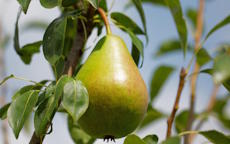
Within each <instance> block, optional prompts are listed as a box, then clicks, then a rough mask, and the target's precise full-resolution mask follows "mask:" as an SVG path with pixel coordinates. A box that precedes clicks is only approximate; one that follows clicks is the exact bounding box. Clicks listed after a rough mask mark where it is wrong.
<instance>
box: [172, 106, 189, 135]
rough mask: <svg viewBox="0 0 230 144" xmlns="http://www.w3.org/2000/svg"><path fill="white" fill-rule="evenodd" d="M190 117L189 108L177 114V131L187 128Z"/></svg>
mask: <svg viewBox="0 0 230 144" xmlns="http://www.w3.org/2000/svg"><path fill="white" fill-rule="evenodd" d="M188 117H189V111H188V110H184V111H182V112H181V113H179V114H178V115H177V116H176V119H175V127H176V131H177V133H181V132H183V131H185V130H186V126H187V123H188Z"/></svg>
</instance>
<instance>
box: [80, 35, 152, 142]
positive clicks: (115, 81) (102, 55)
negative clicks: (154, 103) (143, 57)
mask: <svg viewBox="0 0 230 144" xmlns="http://www.w3.org/2000/svg"><path fill="white" fill-rule="evenodd" d="M76 79H78V80H81V81H82V82H83V83H84V85H85V86H86V88H87V90H88V93H89V107H88V109H87V111H86V113H85V114H84V115H83V116H82V117H81V118H80V119H79V124H80V126H81V128H82V129H83V130H85V131H86V132H87V133H88V134H90V135H91V136H93V137H95V138H121V137H124V136H126V135H127V134H129V133H131V132H133V131H134V130H135V129H136V128H137V126H138V124H139V123H140V121H141V120H142V118H143V117H144V114H145V112H146V110H147V105H148V94H147V89H146V85H145V83H144V81H143V79H142V77H141V75H140V73H139V70H138V68H137V67H136V64H135V63H134V61H133V59H132V57H131V55H130V53H129V51H128V49H127V47H126V45H125V43H124V41H123V40H122V39H121V38H120V37H118V36H115V35H112V34H110V32H109V34H107V35H106V36H105V37H103V38H102V39H101V40H100V41H99V42H98V43H97V45H96V47H95V48H94V50H93V52H92V53H91V54H90V56H89V57H88V59H87V60H86V62H85V64H84V65H83V66H82V68H81V69H80V71H79V72H78V74H77V76H76Z"/></svg>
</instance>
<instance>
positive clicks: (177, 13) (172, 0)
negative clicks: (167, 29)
mask: <svg viewBox="0 0 230 144" xmlns="http://www.w3.org/2000/svg"><path fill="white" fill-rule="evenodd" d="M165 3H167V5H168V7H169V9H170V11H171V14H172V16H173V19H174V22H175V24H176V27H177V32H178V34H179V36H180V40H181V47H182V48H183V51H184V56H185V55H186V52H187V35H188V34H187V26H186V23H185V20H184V18H183V11H182V8H181V5H180V1H179V0H165Z"/></svg>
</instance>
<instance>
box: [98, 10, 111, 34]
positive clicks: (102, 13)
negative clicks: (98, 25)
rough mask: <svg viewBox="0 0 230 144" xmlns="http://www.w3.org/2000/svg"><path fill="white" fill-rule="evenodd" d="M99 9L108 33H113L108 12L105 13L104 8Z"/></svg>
mask: <svg viewBox="0 0 230 144" xmlns="http://www.w3.org/2000/svg"><path fill="white" fill-rule="evenodd" d="M97 10H98V12H99V14H100V15H101V18H102V20H103V21H104V24H105V27H106V32H107V34H111V33H112V32H111V29H110V25H109V21H108V18H107V16H106V14H105V11H104V10H103V9H102V8H98V9H97Z"/></svg>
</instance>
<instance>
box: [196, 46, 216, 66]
mask: <svg viewBox="0 0 230 144" xmlns="http://www.w3.org/2000/svg"><path fill="white" fill-rule="evenodd" d="M196 58H197V63H198V64H199V65H200V66H201V67H202V66H203V65H205V64H207V63H208V62H210V61H211V60H212V57H211V56H210V55H209V53H208V52H207V51H206V49H204V48H202V49H200V50H199V51H198V53H197V55H196Z"/></svg>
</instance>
